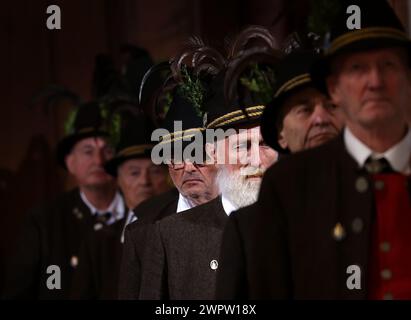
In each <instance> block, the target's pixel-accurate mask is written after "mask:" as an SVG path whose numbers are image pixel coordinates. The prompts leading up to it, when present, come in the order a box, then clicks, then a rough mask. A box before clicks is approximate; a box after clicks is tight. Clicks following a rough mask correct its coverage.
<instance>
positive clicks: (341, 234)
mask: <svg viewBox="0 0 411 320" xmlns="http://www.w3.org/2000/svg"><path fill="white" fill-rule="evenodd" d="M333 238H334V240H336V241H341V240H342V239H344V238H345V230H344V227H343V226H342V225H341V223H339V222H338V223H337V224H336V225H335V227H334V229H333Z"/></svg>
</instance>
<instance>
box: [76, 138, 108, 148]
mask: <svg viewBox="0 0 411 320" xmlns="http://www.w3.org/2000/svg"><path fill="white" fill-rule="evenodd" d="M106 145H107V141H106V139H105V138H103V137H89V138H84V139H81V140H80V141H78V142H77V143H76V144H75V147H76V148H84V147H93V148H94V147H104V146H106Z"/></svg>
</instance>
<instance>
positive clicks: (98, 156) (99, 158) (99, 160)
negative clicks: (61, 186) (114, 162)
mask: <svg viewBox="0 0 411 320" xmlns="http://www.w3.org/2000/svg"><path fill="white" fill-rule="evenodd" d="M105 161H106V157H105V156H104V152H103V151H102V150H98V151H96V152H94V162H95V163H96V164H97V165H100V166H101V165H103V164H104V162H105Z"/></svg>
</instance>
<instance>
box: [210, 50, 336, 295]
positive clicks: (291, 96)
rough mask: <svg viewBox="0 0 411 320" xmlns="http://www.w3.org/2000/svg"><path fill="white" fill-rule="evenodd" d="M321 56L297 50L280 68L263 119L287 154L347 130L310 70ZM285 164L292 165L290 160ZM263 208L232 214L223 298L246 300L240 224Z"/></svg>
mask: <svg viewBox="0 0 411 320" xmlns="http://www.w3.org/2000/svg"><path fill="white" fill-rule="evenodd" d="M318 58H319V55H318V54H317V53H315V52H314V51H313V50H302V49H297V50H296V51H293V52H291V53H290V54H288V55H286V56H285V57H284V58H282V59H281V62H280V63H279V64H278V67H277V68H276V73H275V74H276V76H277V78H276V79H277V82H276V84H275V87H276V90H275V94H274V99H273V101H272V102H271V103H269V104H268V106H267V107H266V108H265V110H264V112H263V115H262V120H261V133H262V136H263V138H264V141H265V142H266V143H267V144H268V145H270V146H271V147H272V148H274V149H275V150H278V151H279V152H280V154H281V155H287V154H290V153H295V152H299V151H303V150H307V149H310V148H313V147H316V146H319V145H321V144H323V143H325V142H327V141H329V140H331V139H333V138H335V137H336V136H337V135H338V134H339V132H340V131H341V129H342V126H343V117H342V113H341V111H340V110H339V109H338V108H337V107H336V106H335V105H334V104H333V103H332V102H331V101H330V99H329V98H328V97H327V96H326V95H325V94H323V93H322V92H321V91H319V90H318V89H316V88H315V86H314V84H313V82H312V79H311V77H310V74H309V72H310V68H311V66H312V64H313V62H314V61H316V59H318ZM281 161H287V158H286V157H284V158H283V159H282V160H281ZM256 210H258V206H257V204H255V205H253V206H250V207H247V208H243V209H240V210H238V211H236V212H233V214H231V215H230V219H229V220H230V221H229V223H228V224H229V225H230V226H229V227H227V231H226V232H225V233H224V238H223V239H224V240H223V245H222V248H221V252H220V262H221V264H220V265H221V267H220V270H219V273H218V279H217V283H218V285H217V297H218V298H221V299H227V298H237V297H238V298H240V297H242V294H243V292H242V291H240V289H239V288H242V289H241V290H244V289H243V287H245V286H246V279H245V278H244V274H242V273H241V272H240V270H241V268H242V263H243V261H241V260H238V261H236V259H237V258H238V256H236V253H237V252H236V251H232V248H235V247H236V246H237V245H238V243H237V241H238V238H239V237H241V234H239V233H240V232H241V231H242V230H239V229H237V227H236V226H237V225H248V219H249V216H250V215H253V214H255V211H256Z"/></svg>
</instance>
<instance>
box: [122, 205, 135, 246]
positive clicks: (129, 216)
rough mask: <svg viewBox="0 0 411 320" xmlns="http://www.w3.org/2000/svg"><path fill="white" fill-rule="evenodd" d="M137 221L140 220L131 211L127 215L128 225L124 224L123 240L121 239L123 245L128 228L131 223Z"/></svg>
mask: <svg viewBox="0 0 411 320" xmlns="http://www.w3.org/2000/svg"><path fill="white" fill-rule="evenodd" d="M137 220H138V217H137V216H136V215H135V214H134V211H133V210H130V209H129V210H128V213H127V218H126V223H125V224H124V226H123V230H122V231H121V238H120V242H121V243H124V236H125V233H126V227H127V226H128V225H129V224H130V223H133V222H134V221H137Z"/></svg>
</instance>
